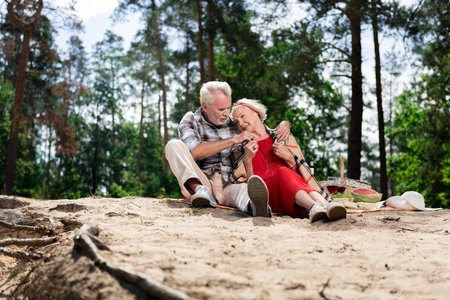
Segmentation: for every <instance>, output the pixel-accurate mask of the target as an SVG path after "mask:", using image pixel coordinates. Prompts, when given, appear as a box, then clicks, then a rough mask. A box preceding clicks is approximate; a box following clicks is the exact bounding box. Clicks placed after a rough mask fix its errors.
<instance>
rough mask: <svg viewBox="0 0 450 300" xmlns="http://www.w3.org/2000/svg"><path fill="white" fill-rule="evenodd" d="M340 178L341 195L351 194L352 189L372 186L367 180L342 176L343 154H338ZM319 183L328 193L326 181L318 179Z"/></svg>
mask: <svg viewBox="0 0 450 300" xmlns="http://www.w3.org/2000/svg"><path fill="white" fill-rule="evenodd" d="M340 173H341V176H340V179H341V184H342V185H341V186H345V191H344V192H343V193H342V194H343V195H351V194H352V191H353V190H354V189H358V188H366V189H370V188H372V184H371V183H370V182H367V181H362V180H357V179H351V178H344V156H343V155H342V154H341V155H340ZM319 183H320V185H321V186H322V187H323V188H324V189H325V191H326V192H327V193H328V194H330V192H329V191H328V188H327V182H326V181H320V182H319Z"/></svg>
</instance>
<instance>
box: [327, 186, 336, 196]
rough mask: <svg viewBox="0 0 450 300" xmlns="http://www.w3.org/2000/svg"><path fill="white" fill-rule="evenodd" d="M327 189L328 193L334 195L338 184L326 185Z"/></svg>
mask: <svg viewBox="0 0 450 300" xmlns="http://www.w3.org/2000/svg"><path fill="white" fill-rule="evenodd" d="M327 189H328V192H330V194H332V195H334V194H336V193H337V191H338V186H337V185H327Z"/></svg>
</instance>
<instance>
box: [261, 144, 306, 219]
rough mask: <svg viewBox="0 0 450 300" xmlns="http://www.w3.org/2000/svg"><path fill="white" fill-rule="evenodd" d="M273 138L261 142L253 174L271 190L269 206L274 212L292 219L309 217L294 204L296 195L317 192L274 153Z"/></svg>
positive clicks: (303, 209) (301, 208)
mask: <svg viewBox="0 0 450 300" xmlns="http://www.w3.org/2000/svg"><path fill="white" fill-rule="evenodd" d="M272 144H273V138H272V137H271V136H269V137H268V138H267V139H265V140H262V141H259V142H258V146H259V151H258V152H256V154H255V157H253V161H252V164H253V174H255V175H258V176H260V177H261V178H262V179H263V180H264V182H265V183H266V185H267V189H268V190H269V205H270V207H271V208H272V211H273V212H277V213H284V214H289V215H290V216H291V217H301V218H303V217H307V216H308V213H309V211H308V210H307V209H305V208H303V207H300V206H298V205H297V204H295V202H294V197H295V194H296V193H297V192H298V191H301V190H304V191H305V192H307V193H310V192H312V191H315V190H314V189H313V188H311V187H310V186H308V184H307V183H306V181H305V180H304V179H303V177H301V176H300V175H299V174H297V173H296V172H295V171H293V170H291V169H290V168H289V166H288V165H287V163H286V162H285V161H284V159H282V158H279V157H278V156H276V155H275V153H273V151H272V149H273V148H272Z"/></svg>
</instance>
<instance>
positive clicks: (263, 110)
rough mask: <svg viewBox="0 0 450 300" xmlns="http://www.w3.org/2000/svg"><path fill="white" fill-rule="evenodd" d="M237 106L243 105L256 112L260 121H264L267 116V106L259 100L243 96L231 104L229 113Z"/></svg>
mask: <svg viewBox="0 0 450 300" xmlns="http://www.w3.org/2000/svg"><path fill="white" fill-rule="evenodd" d="M239 106H245V107H248V108H250V109H251V110H253V111H254V112H256V113H258V115H259V118H260V119H261V121H264V120H265V119H266V117H267V107H265V106H264V104H262V103H261V102H260V101H259V100H253V99H247V98H243V99H241V100H238V101H236V103H235V104H234V105H233V109H232V110H231V115H233V111H234V110H235V109H236V108H238V107H239Z"/></svg>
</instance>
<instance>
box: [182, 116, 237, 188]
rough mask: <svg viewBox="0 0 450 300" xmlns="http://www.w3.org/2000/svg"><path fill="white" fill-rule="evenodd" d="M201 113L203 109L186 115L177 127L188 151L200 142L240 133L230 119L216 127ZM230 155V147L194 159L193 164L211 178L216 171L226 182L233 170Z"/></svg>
mask: <svg viewBox="0 0 450 300" xmlns="http://www.w3.org/2000/svg"><path fill="white" fill-rule="evenodd" d="M202 112H203V109H202V108H201V107H200V108H199V109H197V111H196V112H195V113H193V112H188V113H186V114H185V115H184V117H183V119H182V120H181V122H180V126H179V127H178V134H179V137H180V140H182V141H183V142H184V143H185V144H186V145H187V147H188V148H189V150H190V151H192V150H194V149H195V148H196V147H197V146H198V145H199V144H200V143H202V142H211V141H219V140H224V139H228V138H231V137H233V136H235V135H238V134H239V133H240V132H239V130H238V129H237V128H236V126H234V124H233V122H232V121H231V120H230V119H228V121H227V122H226V123H225V124H224V125H222V126H220V127H216V126H214V125H212V124H211V123H208V122H207V121H206V120H205V118H204V117H203V114H202ZM232 155H233V151H232V146H231V147H228V148H226V149H223V150H222V151H220V152H219V153H217V154H216V155H213V156H211V157H208V158H203V159H196V160H195V162H196V163H197V165H198V166H199V167H200V169H201V170H202V171H203V172H204V173H205V174H206V175H209V176H212V175H214V173H215V172H217V171H218V172H220V174H221V175H222V178H223V180H224V181H225V182H228V181H230V174H231V170H232V169H233V166H232Z"/></svg>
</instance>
